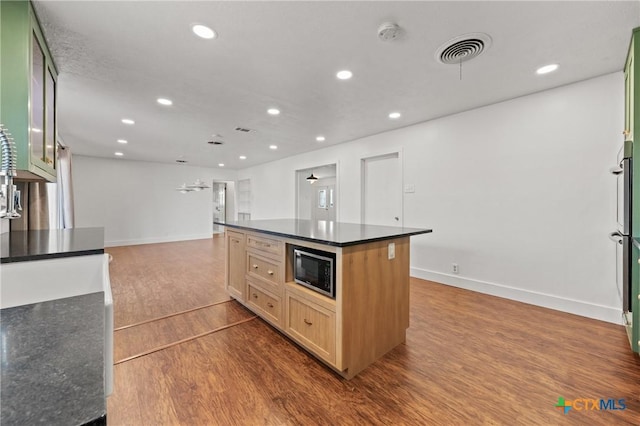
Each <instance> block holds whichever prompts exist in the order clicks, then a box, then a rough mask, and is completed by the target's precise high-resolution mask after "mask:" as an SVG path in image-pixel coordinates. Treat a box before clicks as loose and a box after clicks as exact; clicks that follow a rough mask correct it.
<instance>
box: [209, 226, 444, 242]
mask: <svg viewBox="0 0 640 426" xmlns="http://www.w3.org/2000/svg"><path fill="white" fill-rule="evenodd" d="M214 223H216V224H218V225H224V226H228V227H230V228H238V229H246V230H250V231H257V232H263V233H265V234H270V235H275V236H279V237H286V238H293V239H298V240H303V241H312V242H315V243H319V244H326V245H329V246H336V247H345V246H353V245H357V244H362V243H369V242H373V241H382V240H388V239H391V238H398V237H408V236H411V235H419V234H426V233H429V232H432V230H431V229H419V228H403V227H399V226H398V227H396V226H378V225H362V224H359V223H345V222H330V221H311V220H301V219H273V220H245V221H237V222H214Z"/></svg>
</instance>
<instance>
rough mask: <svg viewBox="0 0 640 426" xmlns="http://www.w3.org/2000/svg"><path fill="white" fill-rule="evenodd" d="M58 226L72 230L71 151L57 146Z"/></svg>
mask: <svg viewBox="0 0 640 426" xmlns="http://www.w3.org/2000/svg"><path fill="white" fill-rule="evenodd" d="M58 225H59V227H60V228H62V229H66V228H73V226H74V214H73V182H72V179H71V150H70V149H69V147H65V146H62V145H58Z"/></svg>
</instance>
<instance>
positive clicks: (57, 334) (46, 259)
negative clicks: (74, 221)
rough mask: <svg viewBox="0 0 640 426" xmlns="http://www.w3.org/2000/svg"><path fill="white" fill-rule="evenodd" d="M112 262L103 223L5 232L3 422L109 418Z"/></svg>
mask: <svg viewBox="0 0 640 426" xmlns="http://www.w3.org/2000/svg"><path fill="white" fill-rule="evenodd" d="M108 268H109V267H108V259H107V255H105V254H104V230H103V229H102V228H77V229H66V230H56V229H53V230H38V231H18V232H9V233H5V234H2V235H1V236H0V307H1V308H2V309H0V335H1V337H2V351H0V352H1V361H2V362H1V363H0V364H1V369H0V385H1V386H0V424H2V425H27V424H29V425H32V424H48V425H92V426H97V425H104V424H106V399H105V398H106V394H108V393H110V392H111V386H112V368H110V366H111V365H112V364H113V350H112V342H113V339H112V335H113V304H112V300H111V290H110V283H109V269H108Z"/></svg>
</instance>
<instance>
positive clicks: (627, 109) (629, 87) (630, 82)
mask: <svg viewBox="0 0 640 426" xmlns="http://www.w3.org/2000/svg"><path fill="white" fill-rule="evenodd" d="M632 47H633V45H632ZM633 56H634V55H633V49H631V50H630V51H629V57H628V58H627V63H626V65H625V67H624V98H625V99H624V100H625V102H624V136H625V138H624V140H627V141H632V140H633V125H634V115H633V114H634V103H633V101H634V96H633V91H634V78H633V71H634V70H633V65H634V63H633V62H634V58H633Z"/></svg>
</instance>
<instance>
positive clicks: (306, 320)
mask: <svg viewBox="0 0 640 426" xmlns="http://www.w3.org/2000/svg"><path fill="white" fill-rule="evenodd" d="M304 323H305V324H307V325H313V323H312V322H311V321H309V320H308V319H306V318H305V319H304Z"/></svg>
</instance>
